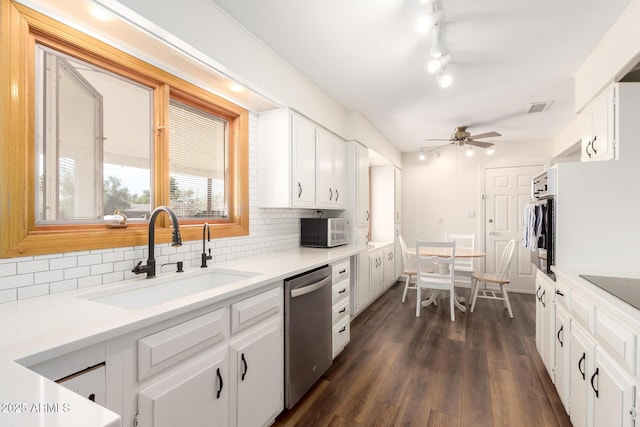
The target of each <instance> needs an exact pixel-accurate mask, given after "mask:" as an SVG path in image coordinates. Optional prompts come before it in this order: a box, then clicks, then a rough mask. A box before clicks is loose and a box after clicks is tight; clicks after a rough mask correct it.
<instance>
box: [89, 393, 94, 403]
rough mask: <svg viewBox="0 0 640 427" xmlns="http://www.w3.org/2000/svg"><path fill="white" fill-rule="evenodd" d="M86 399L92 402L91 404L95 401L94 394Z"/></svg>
mask: <svg viewBox="0 0 640 427" xmlns="http://www.w3.org/2000/svg"><path fill="white" fill-rule="evenodd" d="M88 399H89V400H90V401H92V402H95V401H96V394H95V393H91V394H90V395H89V398H88Z"/></svg>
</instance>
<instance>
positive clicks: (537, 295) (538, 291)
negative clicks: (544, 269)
mask: <svg viewBox="0 0 640 427" xmlns="http://www.w3.org/2000/svg"><path fill="white" fill-rule="evenodd" d="M541 289H542V286H538V289H536V298H538V301H540V290H541Z"/></svg>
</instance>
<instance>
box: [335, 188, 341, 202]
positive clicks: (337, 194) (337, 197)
mask: <svg viewBox="0 0 640 427" xmlns="http://www.w3.org/2000/svg"><path fill="white" fill-rule="evenodd" d="M339 198H340V193H339V192H338V189H337V188H336V202H337V201H338V199H339Z"/></svg>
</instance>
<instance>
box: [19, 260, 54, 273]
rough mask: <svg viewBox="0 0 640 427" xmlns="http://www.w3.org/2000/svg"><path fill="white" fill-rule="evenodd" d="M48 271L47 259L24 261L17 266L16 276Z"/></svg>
mask: <svg viewBox="0 0 640 427" xmlns="http://www.w3.org/2000/svg"><path fill="white" fill-rule="evenodd" d="M48 269H49V260H47V259H41V260H34V261H25V262H21V263H19V264H18V274H25V273H35V272H36V271H47V270H48Z"/></svg>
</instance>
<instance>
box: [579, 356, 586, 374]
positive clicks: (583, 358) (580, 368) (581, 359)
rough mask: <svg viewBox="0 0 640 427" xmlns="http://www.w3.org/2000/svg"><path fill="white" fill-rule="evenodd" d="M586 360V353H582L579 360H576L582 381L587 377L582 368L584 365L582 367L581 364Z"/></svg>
mask: <svg viewBox="0 0 640 427" xmlns="http://www.w3.org/2000/svg"><path fill="white" fill-rule="evenodd" d="M586 360H587V353H582V357H581V358H580V360H578V371H580V374H582V380H583V381H584V380H586V379H587V375H586V373H585V370H584V367H583V366H584V365H582V364H583V363H585V361H586ZM581 365H582V366H581Z"/></svg>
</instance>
